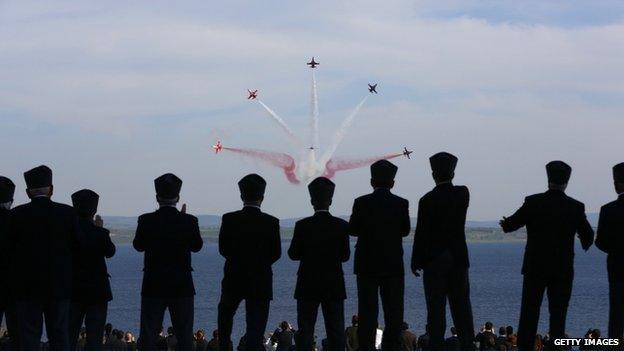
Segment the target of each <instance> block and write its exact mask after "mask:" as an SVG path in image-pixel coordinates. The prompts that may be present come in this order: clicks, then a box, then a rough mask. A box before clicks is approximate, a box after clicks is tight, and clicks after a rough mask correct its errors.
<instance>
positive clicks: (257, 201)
mask: <svg viewBox="0 0 624 351" xmlns="http://www.w3.org/2000/svg"><path fill="white" fill-rule="evenodd" d="M238 188H239V190H240V197H241V200H242V201H243V208H242V209H241V210H239V211H235V212H230V213H226V214H224V215H223V218H222V219H221V229H220V232H219V253H220V254H221V256H223V257H224V258H225V265H224V267H223V281H222V282H221V299H220V301H219V311H218V317H217V319H218V330H219V350H221V351H229V350H232V340H231V336H232V323H233V319H234V315H235V313H236V310H237V308H238V306H239V305H240V303H241V302H242V301H243V300H245V317H246V322H247V328H246V334H245V335H246V342H245V347H244V349H245V350H250V351H257V350H260V349H262V348H263V337H264V331H265V330H266V324H267V319H268V316H269V304H270V301H271V300H272V299H273V270H272V268H271V266H272V265H273V263H275V262H276V261H277V260H278V259H279V258H280V256H281V255H282V247H281V241H280V227H279V220H278V219H277V218H275V217H273V216H271V215H268V214H266V213H264V212H262V211H261V210H260V206H261V205H262V201H263V200H264V192H265V189H266V181H265V180H264V179H263V178H262V177H261V176H259V175H257V174H249V175H246V176H245V177H243V178H242V179H241V180H240V181H239V182H238Z"/></svg>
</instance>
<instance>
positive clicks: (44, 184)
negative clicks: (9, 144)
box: [24, 166, 54, 199]
mask: <svg viewBox="0 0 624 351" xmlns="http://www.w3.org/2000/svg"><path fill="white" fill-rule="evenodd" d="M24 180H25V181H26V194H27V195H28V197H29V198H31V199H32V198H35V197H51V196H52V193H53V192H54V187H53V186H52V170H51V169H50V168H49V167H48V166H39V167H35V168H33V169H31V170H29V171H26V172H24Z"/></svg>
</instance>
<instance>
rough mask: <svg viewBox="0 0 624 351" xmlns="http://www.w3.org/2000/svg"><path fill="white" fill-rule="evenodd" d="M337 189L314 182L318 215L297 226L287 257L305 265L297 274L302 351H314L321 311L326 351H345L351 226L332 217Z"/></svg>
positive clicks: (313, 199) (325, 181)
mask: <svg viewBox="0 0 624 351" xmlns="http://www.w3.org/2000/svg"><path fill="white" fill-rule="evenodd" d="M334 189H335V185H334V183H333V182H332V181H331V180H329V179H327V178H324V177H319V178H316V179H314V180H313V181H312V182H311V183H310V185H308V190H309V192H310V198H311V203H312V207H314V215H313V216H312V217H308V218H304V219H302V220H300V221H298V222H297V223H296V225H295V232H294V234H293V239H292V241H291V242H290V249H288V256H290V258H291V259H293V260H295V261H300V263H299V271H298V272H297V287H296V288H295V299H297V326H298V327H299V333H298V337H297V343H296V346H297V350H298V351H311V350H312V344H313V342H314V326H315V324H316V316H317V313H318V308H319V306H320V307H321V309H322V311H323V319H324V320H325V331H326V334H327V348H328V350H329V351H344V349H345V336H344V332H343V330H344V300H345V299H346V298H347V294H346V290H345V282H344V274H343V271H342V263H343V262H346V261H348V260H349V255H350V251H351V250H350V248H349V234H348V231H347V230H348V227H349V223H347V222H346V221H345V220H343V219H340V218H338V217H334V216H332V215H331V214H330V213H329V206H330V205H331V203H332V198H333V196H334Z"/></svg>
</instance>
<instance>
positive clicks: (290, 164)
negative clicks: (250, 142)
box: [223, 147, 300, 184]
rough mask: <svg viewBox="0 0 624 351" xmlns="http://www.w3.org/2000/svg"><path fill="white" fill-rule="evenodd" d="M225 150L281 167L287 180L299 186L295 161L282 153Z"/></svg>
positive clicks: (229, 148) (228, 148)
mask: <svg viewBox="0 0 624 351" xmlns="http://www.w3.org/2000/svg"><path fill="white" fill-rule="evenodd" d="M223 150H227V151H231V152H235V153H237V154H241V155H244V156H247V157H251V158H255V159H258V160H261V161H264V162H266V163H268V164H270V165H272V166H275V167H279V168H281V169H283V170H284V174H286V178H287V179H288V181H289V182H291V183H292V184H299V183H300V182H299V179H297V175H295V160H294V159H293V158H292V157H291V156H290V155H287V154H284V153H281V152H272V151H264V150H257V149H237V148H231V147H224V148H223Z"/></svg>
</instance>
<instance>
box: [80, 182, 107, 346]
mask: <svg viewBox="0 0 624 351" xmlns="http://www.w3.org/2000/svg"><path fill="white" fill-rule="evenodd" d="M99 198H100V197H99V195H98V194H96V193H95V192H94V191H92V190H88V189H84V190H80V191H77V192H75V193H74V194H72V203H73V205H74V209H75V210H76V213H77V214H78V218H79V219H78V223H79V225H80V229H81V231H82V234H83V236H84V237H83V246H82V248H81V250H79V251H77V252H76V253H75V254H74V260H73V262H72V264H73V266H74V269H73V281H72V299H71V300H72V303H71V306H70V309H69V337H70V350H75V349H76V343H77V341H78V337H79V336H80V329H81V327H82V324H83V322H84V325H85V330H86V337H87V338H86V345H85V347H86V349H87V350H101V349H102V335H104V325H105V324H106V312H107V310H108V302H109V301H111V300H112V299H113V294H112V292H111V287H110V282H109V280H108V269H107V268H106V258H110V257H113V255H114V254H115V245H114V244H113V242H112V241H111V238H110V232H109V231H108V230H107V229H105V228H103V225H104V223H103V221H102V218H101V217H100V216H96V217H95V218H94V216H95V214H96V213H97V208H98V201H99Z"/></svg>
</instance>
